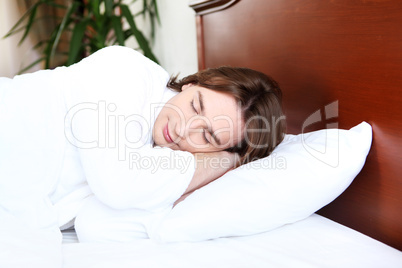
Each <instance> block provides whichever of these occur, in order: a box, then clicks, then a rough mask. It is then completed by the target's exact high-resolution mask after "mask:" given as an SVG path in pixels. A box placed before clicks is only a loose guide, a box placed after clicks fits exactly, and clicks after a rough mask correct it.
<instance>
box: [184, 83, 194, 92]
mask: <svg viewBox="0 0 402 268" xmlns="http://www.w3.org/2000/svg"><path fill="white" fill-rule="evenodd" d="M192 86H193V84H192V83H189V84H185V85H183V86H182V87H181V91H184V90H186V89H187V88H189V87H192Z"/></svg>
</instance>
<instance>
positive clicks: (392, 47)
mask: <svg viewBox="0 0 402 268" xmlns="http://www.w3.org/2000/svg"><path fill="white" fill-rule="evenodd" d="M190 6H191V7H192V8H193V9H194V10H195V11H196V13H197V15H196V16H197V18H196V19H197V36H198V59H199V68H200V69H204V68H208V67H217V66H221V65H231V66H243V67H249V68H253V69H256V70H259V71H262V72H264V73H266V74H269V75H271V76H272V77H273V78H274V79H275V80H277V81H278V82H279V84H280V85H281V88H282V90H283V93H284V110H285V114H286V116H287V124H288V126H287V127H288V132H289V133H294V134H297V133H301V132H303V131H304V132H306V131H311V130H316V129H320V128H326V127H334V126H335V127H339V128H346V129H347V128H350V127H353V126H354V125H357V124H358V123H360V122H362V121H366V122H368V123H370V124H371V125H372V127H373V145H372V148H371V151H370V153H369V155H368V158H367V162H366V165H365V167H364V168H363V170H362V171H361V173H360V174H359V175H358V176H357V177H356V179H355V180H354V182H353V183H352V185H351V186H350V187H349V188H348V189H347V190H346V191H345V192H344V193H343V194H342V195H341V196H340V197H338V198H337V199H336V200H335V201H334V202H332V203H331V204H329V205H328V206H326V207H325V208H323V209H322V210H320V211H319V212H318V213H319V214H321V215H324V216H326V217H328V218H330V219H332V220H334V221H337V222H339V223H341V224H344V225H346V226H349V227H351V228H353V229H355V230H358V231H360V232H362V233H364V234H367V235H369V236H371V237H373V238H375V239H378V240H380V241H382V242H384V243H386V244H389V245H391V246H393V247H395V248H398V249H400V250H401V249H402V152H401V151H402V1H400V0H303V1H300V0H238V1H236V0H193V1H190ZM317 111H319V112H317ZM315 112H316V113H315ZM313 113H315V115H317V116H315V117H314V118H315V119H314V120H312V119H311V117H310V119H308V118H309V116H310V115H312V114H313Z"/></svg>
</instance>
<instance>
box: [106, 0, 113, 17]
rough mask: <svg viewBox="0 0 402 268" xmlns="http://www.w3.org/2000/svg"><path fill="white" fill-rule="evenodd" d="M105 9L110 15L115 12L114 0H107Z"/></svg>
mask: <svg viewBox="0 0 402 268" xmlns="http://www.w3.org/2000/svg"><path fill="white" fill-rule="evenodd" d="M105 11H106V15H108V16H111V15H112V14H113V0H105Z"/></svg>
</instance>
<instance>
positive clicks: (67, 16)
mask: <svg viewBox="0 0 402 268" xmlns="http://www.w3.org/2000/svg"><path fill="white" fill-rule="evenodd" d="M78 5H79V4H78V3H77V2H73V3H72V4H71V5H70V6H69V8H68V9H67V12H66V14H65V16H64V17H63V20H62V21H61V23H60V27H59V28H58V30H57V32H56V36H55V38H54V41H53V44H52V46H51V50H50V55H49V58H50V59H53V58H54V55H55V53H56V49H57V46H58V44H59V41H60V37H61V34H62V33H63V32H64V30H65V29H66V26H67V25H68V24H69V22H70V21H71V14H72V13H73V12H74V11H75V10H76V9H77V7H78Z"/></svg>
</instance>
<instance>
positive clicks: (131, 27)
mask: <svg viewBox="0 0 402 268" xmlns="http://www.w3.org/2000/svg"><path fill="white" fill-rule="evenodd" d="M141 1H142V3H141V4H142V9H141V10H139V11H138V12H137V13H135V14H133V13H132V12H131V10H130V8H129V6H128V4H126V2H128V1H123V0H36V1H35V2H34V3H33V4H32V5H30V7H29V8H28V9H27V11H26V12H25V13H24V14H23V16H22V17H21V18H20V19H19V20H18V22H17V23H16V24H15V25H14V26H13V27H12V29H11V30H10V31H9V32H8V33H7V34H6V35H5V38H6V37H8V36H11V35H13V34H15V33H17V32H19V31H23V32H24V33H23V35H22V37H21V39H20V42H19V43H22V42H23V41H24V40H25V39H26V38H27V36H28V34H29V33H30V32H32V29H33V28H34V27H35V24H36V23H38V22H40V21H42V23H43V20H48V19H49V18H50V17H51V19H52V20H53V21H55V23H54V26H53V27H52V28H51V29H50V31H49V33H50V34H48V35H47V36H45V37H42V38H39V39H38V40H36V44H35V45H34V49H36V50H38V51H39V53H40V54H41V57H40V58H39V59H38V60H36V61H35V62H33V63H31V64H29V65H28V66H26V67H25V68H24V69H23V70H21V71H20V73H22V72H24V71H25V70H27V69H29V68H31V67H32V66H34V65H36V64H40V63H43V64H44V65H43V67H44V68H46V69H48V68H54V67H56V66H58V65H67V66H68V65H71V64H73V63H75V62H78V61H79V60H81V59H82V58H84V57H86V56H88V55H89V54H91V53H93V52H95V51H97V50H99V49H101V48H103V47H105V46H109V45H115V44H118V45H125V43H126V41H127V39H128V38H130V37H134V38H135V40H136V42H137V44H138V49H139V50H141V51H142V52H143V53H144V55H145V56H147V57H148V58H150V59H152V60H154V61H156V62H157V59H156V57H155V55H154V53H153V52H152V50H151V48H150V40H148V39H147V38H146V37H145V34H144V33H143V31H141V30H140V29H139V28H138V27H137V24H136V21H135V18H136V17H137V16H142V17H144V18H147V19H148V21H149V22H150V24H151V27H150V28H151V33H152V34H151V37H153V32H154V29H155V24H156V22H157V21H159V17H158V9H157V3H156V0H141ZM133 2H137V0H133V1H131V2H130V3H133ZM137 5H138V3H137ZM49 9H51V10H52V12H49ZM46 11H47V12H46ZM55 11H56V12H55ZM56 56H58V57H59V58H60V56H61V58H62V60H61V61H59V62H56V60H55V57H56Z"/></svg>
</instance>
